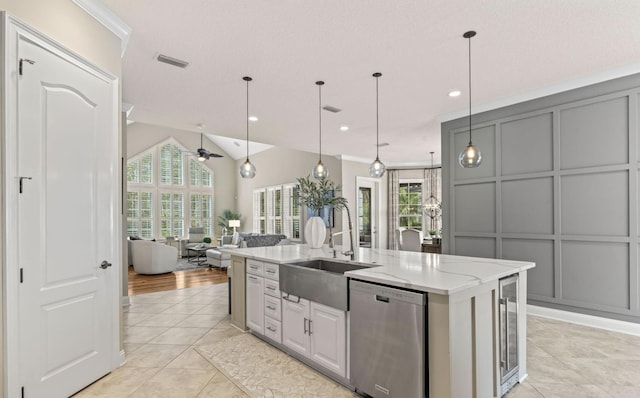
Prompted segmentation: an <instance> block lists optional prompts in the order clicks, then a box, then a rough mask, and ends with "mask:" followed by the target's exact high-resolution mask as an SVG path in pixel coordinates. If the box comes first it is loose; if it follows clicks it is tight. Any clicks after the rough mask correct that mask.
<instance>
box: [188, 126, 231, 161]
mask: <svg viewBox="0 0 640 398" xmlns="http://www.w3.org/2000/svg"><path fill="white" fill-rule="evenodd" d="M203 137H204V133H200V148H198V149H197V150H196V152H189V154H190V155H196V156H197V157H198V160H199V161H201V162H204V161H205V160H209V159H210V158H222V157H224V156H223V155H219V154H217V153H213V152H209V151H208V150H206V149H204V145H203V144H202V139H203Z"/></svg>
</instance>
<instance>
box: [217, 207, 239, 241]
mask: <svg viewBox="0 0 640 398" xmlns="http://www.w3.org/2000/svg"><path fill="white" fill-rule="evenodd" d="M240 217H242V216H241V215H240V213H236V212H233V211H231V210H229V209H227V210H225V211H223V212H222V215H220V216H218V226H219V227H221V228H222V235H226V234H227V228H229V220H239V219H240Z"/></svg>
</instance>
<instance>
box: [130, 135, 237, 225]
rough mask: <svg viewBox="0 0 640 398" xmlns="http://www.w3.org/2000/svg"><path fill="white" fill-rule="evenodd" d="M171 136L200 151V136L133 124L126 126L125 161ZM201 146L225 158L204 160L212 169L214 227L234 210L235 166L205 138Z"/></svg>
mask: <svg viewBox="0 0 640 398" xmlns="http://www.w3.org/2000/svg"><path fill="white" fill-rule="evenodd" d="M170 137H173V138H175V139H176V141H178V142H179V143H180V144H181V145H182V146H184V147H185V148H187V149H190V150H193V151H195V150H196V149H198V148H200V133H195V132H191V131H184V130H176V129H172V128H169V127H161V126H154V125H150V124H144V123H133V124H130V125H129V126H128V127H127V158H131V157H132V156H135V155H137V154H139V153H140V152H143V151H145V150H146V149H148V148H149V147H151V146H153V145H156V144H158V143H159V142H162V141H164V140H166V139H168V138H170ZM204 147H205V148H206V149H207V150H209V151H211V152H214V153H219V154H220V155H224V157H223V158H211V159H209V160H207V161H206V165H207V167H209V168H210V169H212V170H213V173H214V174H213V178H214V181H213V189H214V209H213V211H214V214H213V218H214V225H215V219H217V218H218V216H219V215H221V214H222V212H223V211H224V210H226V209H229V210H234V211H235V210H236V201H235V191H236V181H237V179H236V167H235V161H234V160H233V159H231V158H230V157H229V156H228V155H227V154H226V153H225V152H224V151H223V150H222V149H221V148H220V147H218V146H217V145H216V144H214V143H213V142H211V141H210V140H209V139H208V138H207V137H206V136H205V138H204ZM215 231H216V232H218V228H215Z"/></svg>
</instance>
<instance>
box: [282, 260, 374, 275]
mask: <svg viewBox="0 0 640 398" xmlns="http://www.w3.org/2000/svg"><path fill="white" fill-rule="evenodd" d="M291 265H295V266H298V267H304V268H313V269H317V270H320V271H327V272H333V273H334V274H344V273H345V272H347V271H357V270H359V269H365V268H369V267H367V266H365V265H358V264H351V263H338V262H334V261H327V260H311V261H301V262H296V263H291Z"/></svg>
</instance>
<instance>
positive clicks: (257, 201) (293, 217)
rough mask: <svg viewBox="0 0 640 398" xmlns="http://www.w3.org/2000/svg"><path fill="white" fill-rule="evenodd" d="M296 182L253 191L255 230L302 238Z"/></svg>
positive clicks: (293, 238)
mask: <svg viewBox="0 0 640 398" xmlns="http://www.w3.org/2000/svg"><path fill="white" fill-rule="evenodd" d="M297 196H298V188H297V185H296V184H285V185H277V186H272V187H266V188H261V189H256V190H254V191H253V230H254V232H259V233H269V234H282V235H286V236H287V237H288V238H289V239H291V240H300V238H301V232H300V223H301V221H300V215H301V213H302V212H301V208H300V204H299V200H298V199H297Z"/></svg>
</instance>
